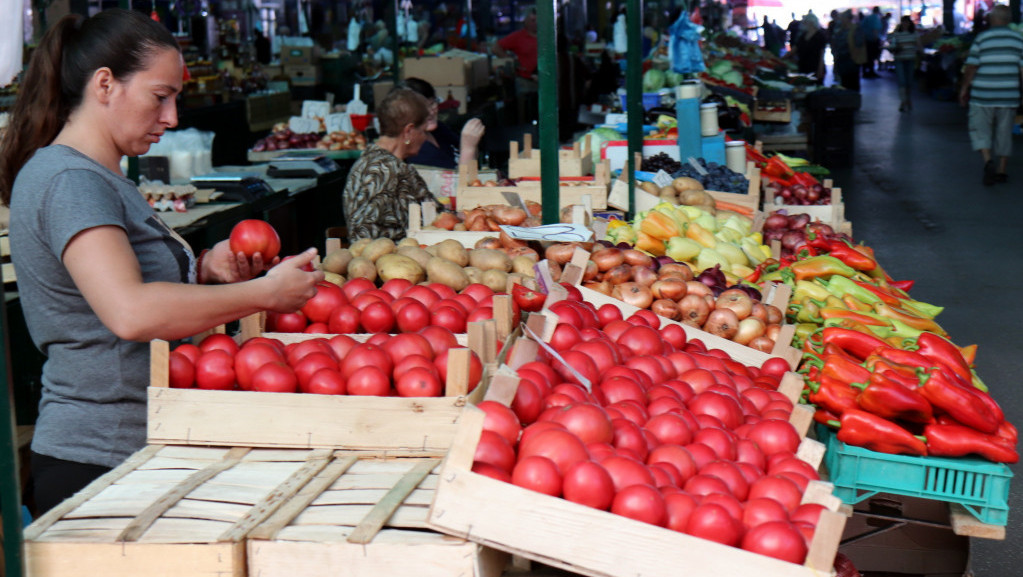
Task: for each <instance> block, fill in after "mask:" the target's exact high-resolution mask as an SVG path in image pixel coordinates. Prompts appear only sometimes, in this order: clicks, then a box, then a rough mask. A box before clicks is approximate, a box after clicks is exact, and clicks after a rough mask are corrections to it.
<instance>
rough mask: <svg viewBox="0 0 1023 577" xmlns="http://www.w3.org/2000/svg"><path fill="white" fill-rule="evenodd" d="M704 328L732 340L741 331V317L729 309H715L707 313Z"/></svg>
mask: <svg viewBox="0 0 1023 577" xmlns="http://www.w3.org/2000/svg"><path fill="white" fill-rule="evenodd" d="M703 330H705V331H707V332H708V333H710V334H712V335H717V336H719V337H721V338H723V339H728V340H732V338H733V337H735V335H736V333H738V332H739V317H737V316H735V312H733V311H731V310H729V309H714V310H713V311H711V312H710V314H709V315H707V322H705V323H703Z"/></svg>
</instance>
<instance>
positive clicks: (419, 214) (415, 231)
mask: <svg viewBox="0 0 1023 577" xmlns="http://www.w3.org/2000/svg"><path fill="white" fill-rule="evenodd" d="M431 213H432V214H431ZM436 214H437V208H436V207H435V206H433V203H432V202H424V203H422V204H419V203H412V204H410V205H409V206H408V230H407V231H406V233H405V236H407V237H408V238H414V239H416V240H417V241H418V242H419V244H426V245H430V244H437V243H438V242H441V241H444V240H447V239H449V238H453V239H455V240H457V241H458V242H460V243H462V246H464V247H465V248H473V247H475V246H476V243H477V242H479V241H481V240H483V239H485V238H497V237H498V235H500V233H497V232H493V231H471V230H424V229H423V227H424V226H429V223H431V222H433V219H434V218H436Z"/></svg>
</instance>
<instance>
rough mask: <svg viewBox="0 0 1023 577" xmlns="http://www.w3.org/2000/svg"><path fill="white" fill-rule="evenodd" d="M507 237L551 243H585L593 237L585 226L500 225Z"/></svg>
mask: <svg viewBox="0 0 1023 577" xmlns="http://www.w3.org/2000/svg"><path fill="white" fill-rule="evenodd" d="M501 230H503V231H504V232H505V233H506V234H507V235H508V236H510V237H512V238H516V239H519V240H548V241H552V242H586V241H588V240H590V239H591V238H592V237H593V231H592V230H590V229H589V228H586V227H585V226H582V225H578V224H570V223H560V224H545V225H543V226H530V227H525V226H509V225H505V224H502V225H501Z"/></svg>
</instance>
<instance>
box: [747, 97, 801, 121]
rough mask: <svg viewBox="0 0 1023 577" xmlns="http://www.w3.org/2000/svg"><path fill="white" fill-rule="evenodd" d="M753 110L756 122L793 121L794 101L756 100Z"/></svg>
mask: <svg viewBox="0 0 1023 577" xmlns="http://www.w3.org/2000/svg"><path fill="white" fill-rule="evenodd" d="M752 112H753V120H754V122H792V101H791V100H789V99H785V100H777V101H768V100H756V101H755V102H754V103H753V111H752Z"/></svg>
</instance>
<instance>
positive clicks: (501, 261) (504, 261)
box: [445, 241, 512, 272]
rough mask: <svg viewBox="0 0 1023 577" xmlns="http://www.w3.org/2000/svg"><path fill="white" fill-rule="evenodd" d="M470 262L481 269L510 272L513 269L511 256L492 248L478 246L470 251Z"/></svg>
mask: <svg viewBox="0 0 1023 577" xmlns="http://www.w3.org/2000/svg"><path fill="white" fill-rule="evenodd" d="M445 242H446V241H445ZM469 264H470V265H472V266H474V267H477V268H479V269H481V270H491V269H497V270H502V271H504V272H508V271H510V270H511V269H512V260H511V258H509V257H508V255H507V254H505V253H504V252H501V251H499V250H495V249H492V248H478V249H475V250H473V251H472V252H470V253H469Z"/></svg>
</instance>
